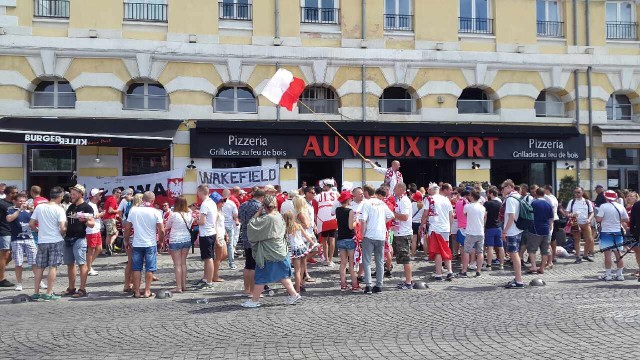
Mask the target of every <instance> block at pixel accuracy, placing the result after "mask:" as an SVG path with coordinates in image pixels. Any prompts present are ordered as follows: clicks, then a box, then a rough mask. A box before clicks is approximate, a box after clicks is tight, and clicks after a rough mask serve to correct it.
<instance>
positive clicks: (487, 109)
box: [458, 100, 493, 114]
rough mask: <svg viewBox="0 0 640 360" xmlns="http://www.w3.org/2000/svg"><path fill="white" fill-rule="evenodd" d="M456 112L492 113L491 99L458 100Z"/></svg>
mask: <svg viewBox="0 0 640 360" xmlns="http://www.w3.org/2000/svg"><path fill="white" fill-rule="evenodd" d="M458 114H493V100H458Z"/></svg>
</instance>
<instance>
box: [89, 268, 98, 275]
mask: <svg viewBox="0 0 640 360" xmlns="http://www.w3.org/2000/svg"><path fill="white" fill-rule="evenodd" d="M87 275H89V276H98V272H97V271H95V270H93V269H91V270H89V272H88V273H87Z"/></svg>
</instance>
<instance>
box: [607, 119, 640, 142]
mask: <svg viewBox="0 0 640 360" xmlns="http://www.w3.org/2000/svg"><path fill="white" fill-rule="evenodd" d="M596 127H597V128H598V129H600V132H602V143H603V144H635V145H638V144H640V125H626V124H625V125H622V126H621V125H598V126H596Z"/></svg>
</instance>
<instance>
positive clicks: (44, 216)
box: [29, 186, 67, 301]
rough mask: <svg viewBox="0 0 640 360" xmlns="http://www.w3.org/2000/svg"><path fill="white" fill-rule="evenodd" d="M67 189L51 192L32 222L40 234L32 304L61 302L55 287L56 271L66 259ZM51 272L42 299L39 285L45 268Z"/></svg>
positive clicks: (34, 212)
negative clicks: (54, 289)
mask: <svg viewBox="0 0 640 360" xmlns="http://www.w3.org/2000/svg"><path fill="white" fill-rule="evenodd" d="M63 195H64V189H63V188H61V187H59V186H56V187H54V188H53V189H51V192H50V194H49V199H50V200H49V202H48V203H45V204H40V205H39V206H38V207H36V208H35V210H34V211H33V214H32V215H31V220H30V221H29V227H31V230H33V231H37V232H38V253H37V255H36V267H34V268H33V271H34V273H35V287H34V294H33V296H32V297H31V298H32V299H33V300H43V301H50V300H60V296H58V295H56V294H54V293H53V283H54V282H55V281H56V271H57V268H58V266H60V265H61V264H62V261H63V256H64V239H63V237H62V234H64V233H65V232H66V231H67V215H66V214H65V212H64V209H63V208H62V207H61V206H60V202H61V201H62V196H63ZM47 267H48V268H49V273H48V275H47V293H46V294H42V295H40V281H41V280H42V276H43V273H44V269H45V268H47Z"/></svg>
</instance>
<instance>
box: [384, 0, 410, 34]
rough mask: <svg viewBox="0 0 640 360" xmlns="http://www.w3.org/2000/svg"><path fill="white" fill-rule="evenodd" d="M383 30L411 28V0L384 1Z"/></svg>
mask: <svg viewBox="0 0 640 360" xmlns="http://www.w3.org/2000/svg"><path fill="white" fill-rule="evenodd" d="M384 29H385V30H413V12H412V6H411V0H385V1H384Z"/></svg>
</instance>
